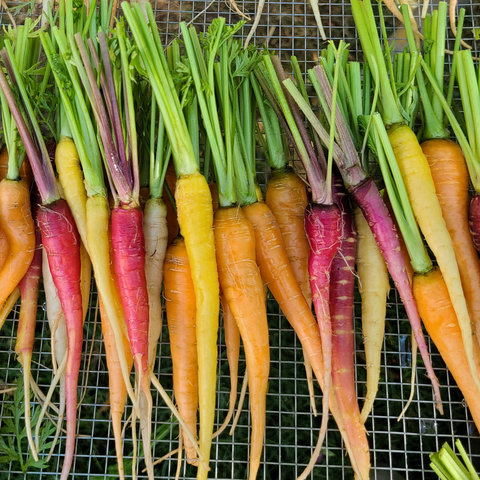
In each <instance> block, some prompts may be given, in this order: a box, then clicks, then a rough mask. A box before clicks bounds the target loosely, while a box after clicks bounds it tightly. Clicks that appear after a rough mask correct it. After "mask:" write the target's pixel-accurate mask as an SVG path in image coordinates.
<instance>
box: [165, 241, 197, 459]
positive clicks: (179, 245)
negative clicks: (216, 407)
mask: <svg viewBox="0 0 480 480" xmlns="http://www.w3.org/2000/svg"><path fill="white" fill-rule="evenodd" d="M164 284H165V287H164V292H165V293H164V295H165V306H166V310H167V322H168V331H169V334H170V351H171V355H172V363H173V391H174V393H175V398H176V402H177V406H178V411H179V412H180V415H181V416H182V418H183V419H184V420H185V423H186V424H187V425H188V427H189V429H190V431H191V432H192V433H193V435H194V436H196V431H197V409H198V361H197V347H196V334H195V329H196V327H195V316H196V306H195V291H194V288H193V281H192V277H191V273H190V264H189V260H188V256H187V251H186V247H185V241H184V240H183V238H182V237H180V236H179V237H177V238H176V239H175V240H174V241H173V243H172V244H171V245H170V246H169V247H168V250H167V255H166V257H165V267H164ZM184 441H185V453H186V457H187V461H188V463H191V464H194V465H196V464H197V463H198V462H197V453H196V451H195V449H194V448H193V446H192V444H191V442H190V440H189V439H188V438H187V437H185V439H184Z"/></svg>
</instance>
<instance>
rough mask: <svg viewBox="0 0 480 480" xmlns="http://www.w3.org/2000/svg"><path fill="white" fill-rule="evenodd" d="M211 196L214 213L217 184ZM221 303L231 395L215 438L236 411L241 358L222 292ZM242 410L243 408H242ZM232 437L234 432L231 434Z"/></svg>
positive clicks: (216, 203)
mask: <svg viewBox="0 0 480 480" xmlns="http://www.w3.org/2000/svg"><path fill="white" fill-rule="evenodd" d="M208 187H209V188H210V194H211V196H212V207H213V213H215V212H216V211H217V209H218V187H217V184H216V183H215V182H210V183H209V184H208ZM220 303H221V305H222V314H223V315H222V318H223V330H224V334H225V347H226V350H227V359H228V369H229V373H230V395H229V400H228V402H229V403H228V412H227V415H226V416H225V420H224V421H223V423H222V425H220V427H219V428H218V430H217V431H216V432H215V433H214V434H213V436H214V438H216V437H218V436H219V435H220V434H221V433H222V432H223V431H224V430H225V429H226V428H227V425H228V423H229V422H230V420H231V418H232V417H233V412H234V410H235V404H236V401H237V390H238V360H239V358H240V331H239V330H238V326H237V323H236V322H235V317H234V316H233V314H232V311H231V310H230V307H229V306H228V302H227V299H226V298H225V295H223V292H221V291H220ZM240 408H241V407H240ZM230 435H232V432H230Z"/></svg>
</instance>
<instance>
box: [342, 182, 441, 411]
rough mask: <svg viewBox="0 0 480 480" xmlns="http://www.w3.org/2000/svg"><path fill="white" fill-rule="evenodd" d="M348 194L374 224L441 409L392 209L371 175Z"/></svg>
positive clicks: (373, 229) (374, 232) (437, 387)
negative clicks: (390, 210)
mask: <svg viewBox="0 0 480 480" xmlns="http://www.w3.org/2000/svg"><path fill="white" fill-rule="evenodd" d="M347 190H348V193H349V194H350V196H351V197H352V199H353V200H354V201H355V203H356V204H357V205H358V206H359V207H360V209H361V210H362V213H363V215H364V217H365V219H366V220H367V222H368V225H369V226H370V228H371V230H372V233H373V236H374V237H375V240H376V241H377V244H378V246H379V248H380V250H381V252H382V255H383V258H384V259H385V263H386V264H387V268H388V272H389V273H390V276H391V277H392V279H393V281H394V283H395V286H396V287H397V290H398V293H399V294H400V298H401V299H402V302H403V304H404V305H405V310H406V311H407V315H408V319H409V320H410V324H411V326H412V330H413V332H414V335H415V340H416V341H417V344H418V348H419V349H420V354H421V355H422V359H423V362H424V363H425V368H426V369H427V375H428V378H430V380H431V382H432V386H433V391H434V397H435V402H436V404H437V408H441V396H440V386H439V383H438V379H437V377H436V376H435V373H434V371H433V367H432V364H431V362H430V356H429V353H428V348H427V345H426V343H425V337H424V336H423V332H422V325H421V323H420V316H419V314H418V309H417V304H416V302H415V299H414V297H413V291H412V287H411V285H410V281H409V278H408V274H407V268H406V266H405V261H404V259H403V257H402V252H401V248H400V242H399V240H398V236H397V232H396V229H395V225H394V224H393V221H392V219H391V217H390V214H389V213H388V209H387V207H386V205H385V203H384V202H383V199H382V197H381V195H380V192H379V191H378V188H377V186H376V185H375V182H374V181H373V180H372V179H370V178H368V179H366V180H365V181H364V182H362V183H360V184H358V185H354V186H351V187H349V188H348V189H347Z"/></svg>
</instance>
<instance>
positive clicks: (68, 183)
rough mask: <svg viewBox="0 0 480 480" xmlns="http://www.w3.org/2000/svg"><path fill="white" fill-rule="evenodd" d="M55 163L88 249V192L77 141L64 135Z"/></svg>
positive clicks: (59, 144)
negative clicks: (76, 144)
mask: <svg viewBox="0 0 480 480" xmlns="http://www.w3.org/2000/svg"><path fill="white" fill-rule="evenodd" d="M55 165H56V167H57V172H58V179H59V180H60V184H61V185H62V188H63V191H64V195H65V200H66V201H67V203H68V205H69V207H70V209H71V211H72V215H73V218H74V219H75V224H76V225H77V228H78V233H79V234H80V238H81V239H82V242H83V244H84V245H85V246H86V247H87V249H88V240H87V192H86V189H85V184H84V178H83V172H82V170H81V169H80V158H79V156H78V151H77V148H76V146H75V143H74V142H73V140H72V139H71V138H70V137H67V136H63V137H62V138H61V139H60V141H59V142H58V143H57V148H56V150H55Z"/></svg>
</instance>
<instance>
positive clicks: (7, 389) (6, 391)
mask: <svg viewBox="0 0 480 480" xmlns="http://www.w3.org/2000/svg"><path fill="white" fill-rule="evenodd" d="M16 389H17V387H10V388H5V389H3V390H0V395H3V394H4V393H11V392H14V391H15V390H16Z"/></svg>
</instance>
